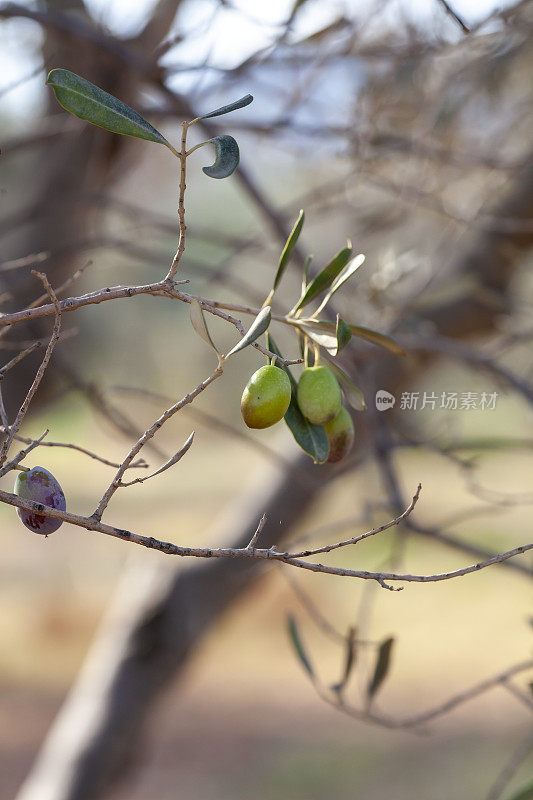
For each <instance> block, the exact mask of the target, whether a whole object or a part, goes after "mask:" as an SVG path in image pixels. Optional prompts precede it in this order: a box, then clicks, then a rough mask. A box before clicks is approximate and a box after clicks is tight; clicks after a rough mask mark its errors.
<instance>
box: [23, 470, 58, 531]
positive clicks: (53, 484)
mask: <svg viewBox="0 0 533 800" xmlns="http://www.w3.org/2000/svg"><path fill="white" fill-rule="evenodd" d="M15 494H16V495H17V496H18V497H21V498H22V499H23V500H31V501H33V502H34V503H40V504H41V505H43V506H50V507H51V508H57V509H59V510H60V511H66V510H67V504H66V502H65V495H64V494H63V489H62V488H61V486H60V485H59V483H58V482H57V481H56V479H55V478H54V476H53V475H52V473H51V472H48V470H47V469H44V467H34V468H33V469H30V470H29V471H28V472H19V474H18V476H17V480H16V481H15ZM17 513H18V515H19V517H20V519H21V521H22V522H23V523H24V525H25V526H26V527H27V528H29V529H30V531H33V532H34V533H41V534H42V535H43V536H48V534H49V533H53V532H54V531H57V529H58V528H59V526H60V525H62V524H63V523H62V521H61V520H60V519H53V517H45V516H43V515H42V514H38V513H36V512H35V511H26V509H25V508H17Z"/></svg>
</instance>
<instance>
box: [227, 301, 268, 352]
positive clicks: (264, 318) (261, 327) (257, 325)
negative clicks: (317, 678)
mask: <svg viewBox="0 0 533 800" xmlns="http://www.w3.org/2000/svg"><path fill="white" fill-rule="evenodd" d="M270 320H271V312H270V306H265V307H264V308H263V309H261V311H260V312H259V314H258V315H257V317H256V318H255V320H254V321H253V323H252V325H251V326H250V329H249V331H248V332H247V333H246V334H245V335H244V336H243V337H242V339H241V340H240V342H237V344H236V345H235V347H233V348H232V349H231V350H230V351H229V353H228V354H227V356H226V358H229V357H230V356H233V355H235V353H238V352H239V350H244V348H245V347H248V345H249V344H252V343H253V342H255V340H256V339H258V338H259V337H260V336H261V334H262V333H264V332H265V331H266V329H267V328H268V326H269V325H270Z"/></svg>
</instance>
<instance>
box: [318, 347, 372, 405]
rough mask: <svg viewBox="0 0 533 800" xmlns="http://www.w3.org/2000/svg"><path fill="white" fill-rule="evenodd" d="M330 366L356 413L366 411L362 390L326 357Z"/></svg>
mask: <svg viewBox="0 0 533 800" xmlns="http://www.w3.org/2000/svg"><path fill="white" fill-rule="evenodd" d="M325 358H326V361H327V362H328V364H329V369H330V370H331V371H332V372H333V374H334V375H335V377H336V378H337V381H338V383H339V385H340V387H341V389H342V391H343V394H344V396H345V398H346V401H347V402H348V403H349V404H350V405H351V407H352V408H353V409H354V411H364V410H365V409H366V403H365V397H364V395H363V392H362V391H361V389H359V387H358V386H356V385H355V383H354V382H353V381H352V379H351V378H350V377H349V376H348V375H347V374H346V373H345V372H344V370H343V369H341V368H340V367H339V365H338V364H335V362H334V361H333V360H332V359H330V358H328V357H327V356H325Z"/></svg>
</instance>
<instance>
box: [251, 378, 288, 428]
mask: <svg viewBox="0 0 533 800" xmlns="http://www.w3.org/2000/svg"><path fill="white" fill-rule="evenodd" d="M290 402H291V383H290V380H289V377H288V375H287V373H286V372H284V370H282V369H280V368H279V367H275V366H274V365H270V366H266V367H261V368H260V369H258V370H257V372H254V374H253V375H252V377H251V378H250V380H249V381H248V383H247V384H246V387H245V389H244V392H243V393H242V398H241V413H242V418H243V420H244V421H245V423H246V424H247V425H248V427H249V428H269V427H270V426H271V425H275V424H276V422H279V421H280V419H283V417H284V416H285V412H286V411H287V409H288V407H289V403H290Z"/></svg>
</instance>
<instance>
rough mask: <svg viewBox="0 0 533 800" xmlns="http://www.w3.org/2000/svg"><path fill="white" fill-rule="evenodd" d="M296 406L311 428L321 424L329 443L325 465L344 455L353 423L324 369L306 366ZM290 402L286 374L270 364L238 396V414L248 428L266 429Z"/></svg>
mask: <svg viewBox="0 0 533 800" xmlns="http://www.w3.org/2000/svg"><path fill="white" fill-rule="evenodd" d="M296 400H297V402H298V407H299V409H300V411H301V412H302V414H303V416H304V417H305V418H306V419H307V420H309V422H312V423H313V424H314V425H323V426H324V430H325V431H326V434H327V437H328V440H329V456H328V461H329V462H335V461H340V460H341V459H342V458H344V456H345V455H347V454H348V453H349V452H350V450H351V448H352V444H353V440H354V426H353V421H352V418H351V416H350V414H349V413H348V411H346V409H345V408H344V407H343V405H342V396H341V390H340V387H339V384H338V383H337V379H336V378H335V376H334V375H333V373H332V372H331V370H329V369H328V368H327V367H323V366H320V365H318V366H314V367H306V368H305V369H304V370H303V372H302V374H301V376H300V380H299V382H298V389H297V393H296ZM290 402H291V382H290V380H289V377H288V375H287V373H286V372H285V371H284V370H283V369H280V368H279V367H276V366H274V365H269V366H266V367H261V368H260V369H258V370H257V372H254V374H253V375H252V377H251V378H250V380H249V381H248V383H247V384H246V387H245V389H244V392H243V393H242V398H241V413H242V417H243V419H244V421H245V423H246V425H248V427H249V428H269V427H270V426H271V425H275V424H276V422H279V421H280V420H281V419H283V417H284V416H285V414H286V413H287V410H288V408H289V405H290Z"/></svg>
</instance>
